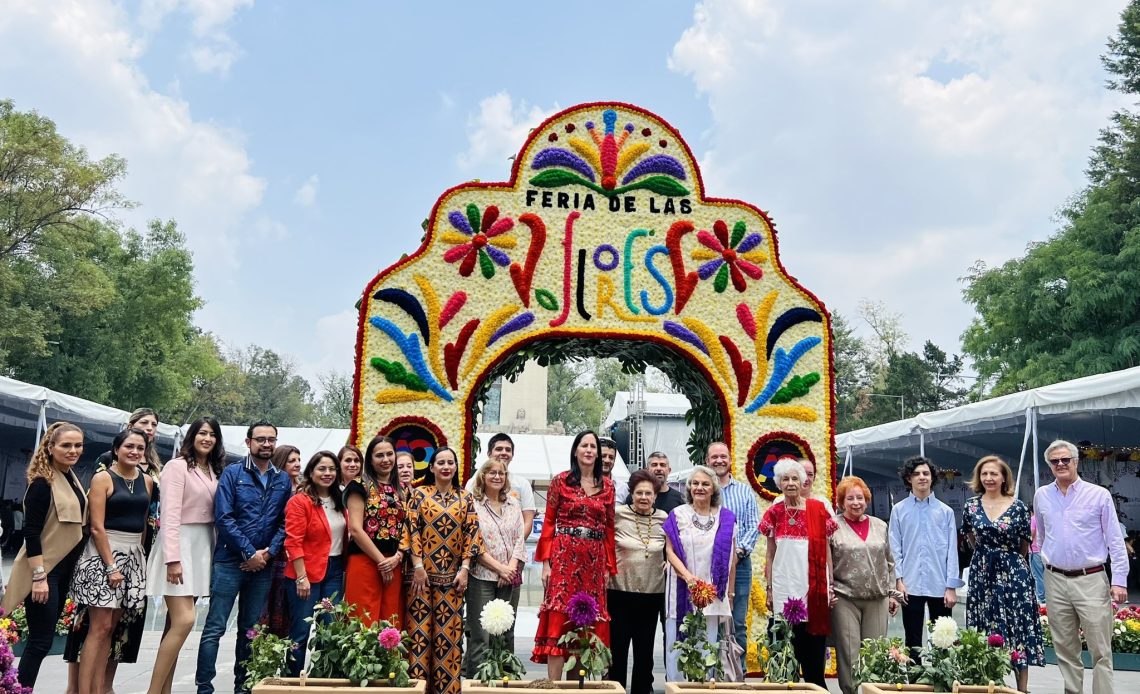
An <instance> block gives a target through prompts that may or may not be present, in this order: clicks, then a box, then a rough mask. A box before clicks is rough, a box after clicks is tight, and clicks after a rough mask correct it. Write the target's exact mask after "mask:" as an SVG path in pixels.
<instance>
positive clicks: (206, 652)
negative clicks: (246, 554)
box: [194, 561, 273, 694]
mask: <svg viewBox="0 0 1140 694" xmlns="http://www.w3.org/2000/svg"><path fill="white" fill-rule="evenodd" d="M271 566H273V564H272V563H270V564H267V565H266V568H264V569H262V570H261V571H255V572H250V571H242V570H241V569H240V568H238V567H239V562H236V561H227V562H215V563H214V568H213V571H212V572H211V574H210V611H209V612H207V613H206V623H205V625H204V626H203V627H202V641H201V643H200V644H199V646H198V671H197V672H196V673H195V674H194V684H195V685H196V686H197V687H198V694H213V692H214V676H215V675H217V667H218V641H220V640H221V638H222V635H223V634H225V633H226V624H227V623H229V621H230V613H231V612H233V609H234V602H235V601H236V602H237V603H238V617H237V628H238V634H237V659H236V660H235V661H234V691H235V692H244V691H248V690H247V689H246V687H245V661H246V659H247V658H249V652H250V649H249V641H250V639H249V637H248V636H246V632H248V631H249V630H250V629H252V628H253V627H254V625H255V624H257V620H258V619H260V618H261V613H262V612H264V611H265V603H266V602H267V601H268V599H269V584H270V581H271V579H272V578H273V571H272V570H271V569H270V567H271Z"/></svg>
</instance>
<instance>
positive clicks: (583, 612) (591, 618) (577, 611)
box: [566, 590, 599, 627]
mask: <svg viewBox="0 0 1140 694" xmlns="http://www.w3.org/2000/svg"><path fill="white" fill-rule="evenodd" d="M566 616H567V617H568V618H569V619H570V621H571V622H572V623H574V624H575V625H576V626H578V627H592V626H594V624H595V623H596V622H597V621H598V617H599V609H598V601H597V600H595V599H594V596H592V595H590V594H589V593H587V592H586V591H584V590H580V591H578V592H577V593H574V595H572V596H570V603H569V604H568V605H567V606H566Z"/></svg>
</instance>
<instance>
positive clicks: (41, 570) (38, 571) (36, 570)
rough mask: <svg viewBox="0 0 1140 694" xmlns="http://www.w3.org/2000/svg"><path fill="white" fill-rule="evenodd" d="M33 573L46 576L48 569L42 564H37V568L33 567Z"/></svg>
mask: <svg viewBox="0 0 1140 694" xmlns="http://www.w3.org/2000/svg"><path fill="white" fill-rule="evenodd" d="M32 575H33V576H45V575H47V569H45V568H44V567H42V566H37V567H36V568H34V569H32Z"/></svg>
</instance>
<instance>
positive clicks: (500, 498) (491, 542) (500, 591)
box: [463, 459, 526, 677]
mask: <svg viewBox="0 0 1140 694" xmlns="http://www.w3.org/2000/svg"><path fill="white" fill-rule="evenodd" d="M472 497H474V499H475V512H476V513H477V514H478V516H479V531H480V533H482V535H483V546H484V547H485V548H486V551H485V552H483V553H481V554H480V555H479V557H478V561H477V562H476V563H475V565H474V566H472V567H471V580H470V581H468V582H467V614H469V615H472V616H474V615H479V614H482V612H483V606H484V605H486V604H487V603H488V602H490V601H492V600H495V599H499V600H505V601H507V602H508V603H510V606H511V609H518V606H519V587H520V586H521V585H522V571H523V565H524V564H526V545H525V544H524V539H523V515H522V506H520V505H519V501H518V499H516V498H514V497H513V496H511V484H510V482H508V481H507V466H506V464H505V463H503V461H501V460H496V459H491V460H488V461H487V462H485V463H483V467H481V468H479V472H478V473H476V474H475V488H474V490H473V491H472ZM467 628H468V637H467V652H466V653H464V654H463V658H464V667H463V670H464V674H466V676H467V677H474V676H475V671H476V670H477V669H478V667H479V664H480V663H482V662H483V653H484V652H485V651H486V649H487V645H488V643H489V641H490V636H489V634H488V633H487V632H486V631H485V630H484V629H483V628H482V625H481V623H480V620H478V619H469V620H468V621H467ZM504 638H505V640H506V641H507V643H509V644H511V646H512V648H513V646H514V642H515V634H514V629H513V628H511V629H510V630H508V631H507V632H506V633H505V634H504ZM512 652H513V651H512Z"/></svg>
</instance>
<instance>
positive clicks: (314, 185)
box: [293, 174, 321, 207]
mask: <svg viewBox="0 0 1140 694" xmlns="http://www.w3.org/2000/svg"><path fill="white" fill-rule="evenodd" d="M320 188H321V179H320V178H318V177H317V175H316V174H313V175H312V176H309V177H308V178H307V179H305V182H304V183H302V184H301V187H300V188H298V189H297V192H296V193H294V194H293V202H295V203H297V204H298V205H300V206H301V207H312V206H314V205H316V204H317V192H318V191H319V190H320Z"/></svg>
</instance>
